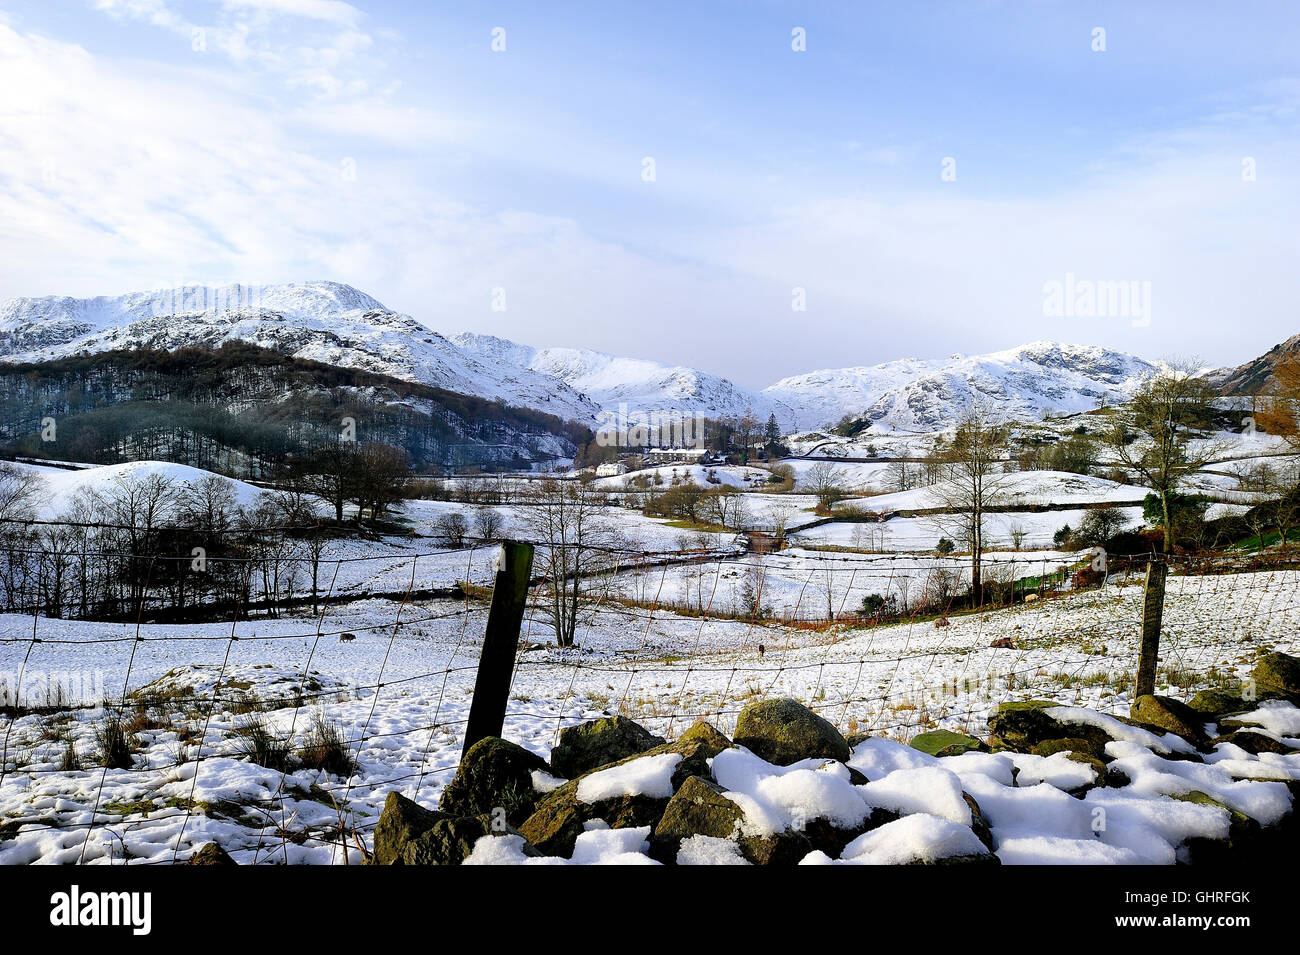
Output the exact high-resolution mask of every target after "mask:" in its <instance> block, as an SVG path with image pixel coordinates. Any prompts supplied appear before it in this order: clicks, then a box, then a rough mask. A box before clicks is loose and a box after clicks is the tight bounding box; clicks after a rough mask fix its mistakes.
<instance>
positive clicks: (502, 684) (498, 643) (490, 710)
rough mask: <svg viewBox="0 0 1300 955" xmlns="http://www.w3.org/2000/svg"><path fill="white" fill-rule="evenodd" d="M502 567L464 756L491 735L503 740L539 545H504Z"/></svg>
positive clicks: (498, 573) (481, 662) (471, 712)
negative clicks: (518, 649)
mask: <svg viewBox="0 0 1300 955" xmlns="http://www.w3.org/2000/svg"><path fill="white" fill-rule="evenodd" d="M501 550H502V558H503V559H502V565H501V568H500V569H499V570H498V571H497V578H496V584H495V586H494V587H493V588H492V604H491V606H490V607H489V608H488V619H487V628H486V630H485V631H484V634H483V652H482V654H480V656H479V661H478V674H477V675H476V676H475V678H474V696H473V698H471V700H470V704H469V720H468V722H467V723H466V724H465V745H464V747H463V748H462V749H461V756H462V757H463V756H464V755H465V753H467V752H468V751H469V748H470V747H471V746H473V745H474V744H475V743H477V742H478V741H479V740H481V739H483V738H484V737H486V736H500V735H501V728H502V726H503V725H504V724H505V719H506V703H507V702H508V700H509V697H510V677H511V675H512V674H513V672H514V668H515V651H516V649H517V648H518V646H519V627H520V624H522V623H523V620H524V606H525V604H527V602H528V580H529V577H530V575H531V574H532V571H533V545H532V544H520V543H518V542H516V541H502V543H501Z"/></svg>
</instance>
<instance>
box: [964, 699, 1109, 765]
mask: <svg viewBox="0 0 1300 955" xmlns="http://www.w3.org/2000/svg"><path fill="white" fill-rule="evenodd" d="M1057 706H1060V704H1059V703H1051V702H1048V701H1046V700H1027V701H1024V702H1016V703H1002V704H1000V705H999V706H998V708H997V711H996V712H995V713H994V714H993V715H992V716H990V717H989V744H990V746H991V747H992V749H993V750H994V751H996V750H999V749H1009V750H1011V751H1012V752H1015V753H1032V752H1034V751H1035V747H1037V746H1039V745H1041V744H1043V743H1047V742H1049V741H1052V740H1070V747H1069V748H1070V749H1073V750H1075V751H1076V752H1080V751H1082V752H1087V753H1089V754H1090V755H1092V756H1096V757H1098V758H1100V757H1101V755H1102V754H1103V753H1104V752H1105V746H1106V744H1107V743H1109V742H1110V734H1109V733H1107V732H1106V731H1105V730H1103V729H1101V728H1100V727H1097V726H1088V725H1085V724H1074V723H1070V724H1067V723H1062V722H1061V721H1060V720H1058V719H1055V718H1054V717H1051V716H1049V715H1048V714H1047V712H1046V711H1047V710H1049V709H1052V708H1054V707H1057ZM1082 746H1086V749H1082V748H1081V747H1082Z"/></svg>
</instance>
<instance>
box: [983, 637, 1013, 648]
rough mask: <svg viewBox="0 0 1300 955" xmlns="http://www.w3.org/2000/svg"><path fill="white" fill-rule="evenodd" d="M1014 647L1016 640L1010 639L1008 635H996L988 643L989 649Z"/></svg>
mask: <svg viewBox="0 0 1300 955" xmlns="http://www.w3.org/2000/svg"><path fill="white" fill-rule="evenodd" d="M1015 648H1016V641H1014V640H1012V639H1011V638H1010V637H998V638H997V639H996V640H994V641H993V642H992V643H990V644H989V649H990V650H1014V649H1015Z"/></svg>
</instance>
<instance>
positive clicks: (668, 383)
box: [452, 332, 795, 429]
mask: <svg viewBox="0 0 1300 955" xmlns="http://www.w3.org/2000/svg"><path fill="white" fill-rule="evenodd" d="M452 341H454V342H455V343H456V344H457V345H459V346H460V347H461V348H462V349H463V350H465V351H466V352H468V353H469V354H471V355H474V356H476V357H480V358H482V359H483V360H493V361H503V362H512V363H514V364H515V365H516V366H519V367H523V368H526V369H528V370H530V371H534V372H537V373H539V374H542V375H547V376H549V377H551V378H555V379H557V380H559V381H561V382H564V383H565V384H567V385H569V386H570V387H571V388H573V389H574V390H575V391H580V392H582V393H583V394H584V395H586V396H587V397H588V398H590V399H591V400H592V401H594V402H595V403H596V404H597V405H599V406H600V407H601V408H602V409H605V410H608V411H610V412H613V413H618V411H619V409H620V406H622V405H626V406H627V409H628V412H629V413H633V412H636V413H640V414H654V413H663V412H678V413H684V414H702V415H704V416H705V417H707V418H726V417H735V416H738V415H743V414H745V413H746V412H752V413H753V414H754V415H755V416H757V417H759V418H761V419H763V420H766V419H767V416H768V415H769V414H773V413H775V414H776V416H777V420H778V421H779V422H780V423H781V425H782V427H783V428H786V429H793V427H794V421H795V415H794V412H793V411H792V409H790V408H788V407H787V406H786V405H785V404H784V402H782V401H779V400H773V398H771V397H770V396H767V395H765V394H763V393H761V392H756V391H752V390H750V389H748V388H742V387H741V386H739V385H736V384H734V383H732V382H731V381H728V380H727V379H726V378H723V377H721V376H719V375H713V374H710V373H708V372H705V371H700V370H699V369H696V368H687V367H685V366H682V365H665V364H662V363H660V362H657V361H649V360H646V359H640V358H620V357H618V356H616V355H607V354H604V353H603V352H597V351H591V350H589V349H585V348H543V349H536V348H529V347H527V346H524V345H516V344H515V343H514V342H510V341H506V340H504V339H501V338H495V337H493V336H490V335H475V334H473V333H470V332H465V333H462V334H460V335H457V336H456V337H455V338H454V339H452Z"/></svg>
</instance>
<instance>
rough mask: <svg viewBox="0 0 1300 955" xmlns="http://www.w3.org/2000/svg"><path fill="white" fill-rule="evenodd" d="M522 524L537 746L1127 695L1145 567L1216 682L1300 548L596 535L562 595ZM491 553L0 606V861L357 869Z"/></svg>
mask: <svg viewBox="0 0 1300 955" xmlns="http://www.w3.org/2000/svg"><path fill="white" fill-rule="evenodd" d="M533 543H535V544H536V545H537V547H538V548H539V556H538V559H537V560H536V561H535V562H534V575H533V578H532V580H531V581H530V586H529V589H528V593H527V599H526V607H525V614H524V620H523V624H522V626H521V628H520V633H519V641H518V647H517V652H516V655H515V659H514V664H513V671H512V673H511V676H510V694H509V701H508V704H507V707H506V712H505V714H504V721H505V735H506V736H507V737H509V738H511V739H516V740H518V741H520V742H522V743H523V744H524V745H527V746H529V747H531V748H533V749H534V750H536V751H538V752H542V753H545V752H547V751H548V750H549V748H550V747H551V746H553V745H554V743H555V742H556V741H557V740H558V739H559V735H560V733H561V732H562V730H563V729H564V728H565V727H567V726H573V725H577V724H579V723H581V722H584V721H586V720H589V719H593V718H597V717H600V716H602V715H611V714H622V715H626V716H628V717H630V718H632V719H635V720H637V721H638V722H640V723H642V724H643V725H645V726H646V727H647V728H649V729H651V730H652V731H654V732H656V733H659V734H661V735H663V736H665V737H672V736H675V735H677V734H678V733H680V732H681V731H683V730H685V729H686V728H687V726H689V725H690V724H691V723H693V722H695V721H696V720H700V719H703V720H707V721H709V722H711V723H713V724H714V725H716V726H717V727H718V728H719V729H721V730H722V731H723V732H724V733H728V734H731V733H732V732H733V731H734V728H735V722H736V718H737V717H738V716H739V714H740V712H741V711H742V710H743V709H744V707H745V706H746V705H747V704H749V703H751V702H753V701H756V700H760V699H763V698H768V697H775V696H789V697H793V698H795V699H798V700H800V701H801V702H803V703H804V704H805V705H807V706H809V707H810V708H811V709H813V710H814V711H816V712H818V713H820V714H821V715H822V716H824V717H825V718H826V719H828V720H829V721H830V722H831V723H833V724H835V725H836V726H837V727H838V728H839V729H840V730H841V731H842V732H844V733H845V734H846V735H851V734H869V735H872V736H886V737H890V738H894V739H898V740H902V741H906V740H908V739H910V738H911V737H913V736H915V735H916V734H917V733H920V732H923V731H925V730H928V729H933V728H936V727H943V728H948V729H953V730H959V731H964V732H967V733H971V734H973V735H983V732H984V730H985V728H986V727H985V724H986V720H987V717H988V715H989V713H990V711H991V710H992V709H993V708H994V707H995V706H996V705H997V704H998V703H999V702H1002V701H1005V700H1008V699H1024V698H1031V697H1047V698H1050V699H1054V700H1058V701H1060V702H1063V703H1076V704H1078V705H1087V706H1091V707H1094V708H1098V709H1101V710H1109V711H1114V712H1125V711H1126V710H1127V706H1128V704H1129V702H1130V701H1131V697H1132V688H1133V681H1134V674H1135V671H1136V667H1137V652H1138V643H1139V635H1140V630H1141V624H1142V599H1143V593H1142V577H1143V574H1144V573H1145V570H1146V566H1147V564H1148V563H1149V562H1150V561H1151V560H1152V559H1160V560H1167V561H1168V564H1169V569H1170V575H1169V579H1168V584H1167V590H1166V598H1165V606H1164V621H1163V629H1162V643H1161V658H1160V663H1161V670H1160V677H1159V680H1158V686H1159V687H1160V688H1161V691H1164V689H1165V688H1167V689H1168V691H1169V692H1173V693H1175V694H1183V695H1185V694H1189V693H1191V692H1194V691H1196V690H1199V689H1205V688H1215V687H1223V686H1237V685H1238V684H1239V683H1240V681H1241V680H1242V679H1243V676H1244V674H1245V673H1246V672H1247V671H1248V669H1249V667H1250V664H1251V663H1252V662H1253V659H1254V658H1255V656H1256V655H1257V654H1258V653H1259V652H1261V651H1262V650H1265V649H1268V648H1278V649H1285V650H1292V651H1294V649H1295V642H1296V640H1295V636H1294V634H1295V633H1296V632H1297V628H1296V624H1297V621H1298V618H1300V613H1298V612H1297V600H1298V599H1300V554H1296V555H1292V554H1289V553H1274V554H1270V555H1268V556H1249V555H1224V554H1196V555H1177V556H1171V557H1168V558H1166V557H1163V556H1161V557H1158V558H1157V557H1154V555H1149V554H1148V555H1132V556H1124V557H1116V556H1114V555H1098V554H1080V555H1074V556H1064V555H1060V554H1026V555H1018V554H1014V553H1000V554H996V555H994V554H990V555H986V556H985V559H984V561H983V566H982V567H981V568H980V576H981V579H982V582H983V586H982V587H981V588H980V589H979V590H978V591H975V590H973V589H972V586H971V582H972V579H973V577H974V571H973V568H972V567H971V566H970V558H969V556H968V555H967V556H961V555H951V556H940V555H918V554H903V553H896V554H868V553H857V552H835V551H817V550H797V551H774V552H771V553H755V552H753V551H750V550H745V549H743V548H742V547H739V546H737V545H736V544H734V543H733V542H726V543H725V544H724V545H722V546H719V547H714V548H700V549H697V550H694V551H681V550H676V551H674V550H671V549H654V548H647V547H629V546H608V547H600V548H592V551H593V553H595V554H596V559H594V560H593V561H592V562H591V563H589V564H586V565H581V566H582V570H581V573H580V575H579V576H580V580H579V581H578V584H579V586H578V588H577V590H576V597H575V598H574V599H573V600H572V601H570V600H569V599H568V596H569V594H570V593H571V592H572V591H573V587H574V580H573V576H574V574H573V573H571V572H569V571H568V570H567V568H571V567H573V566H579V565H571V564H568V563H565V562H558V563H557V562H556V561H554V560H552V559H551V557H552V556H553V554H552V553H551V552H550V551H549V549H548V547H547V543H546V542H544V541H535V542H533ZM498 551H499V548H498V546H497V542H495V541H490V540H470V541H468V542H467V544H466V546H463V547H457V548H452V547H448V548H441V549H435V550H427V551H420V550H416V549H415V548H414V547H412V548H411V549H408V550H401V549H388V550H385V551H384V552H382V553H375V552H370V553H358V554H351V555H346V556H333V557H331V558H329V559H325V560H322V561H321V562H320V566H319V567H318V568H316V570H317V572H318V573H317V575H316V579H317V586H316V587H315V588H313V592H312V593H311V594H310V595H306V594H304V593H302V592H299V593H298V594H296V595H295V596H293V597H292V598H289V597H286V596H285V595H283V594H277V595H276V599H275V600H272V601H266V600H255V599H253V597H254V588H236V590H235V596H234V600H233V601H232V602H231V604H230V605H229V606H224V605H223V606H221V607H218V608H215V609H214V608H213V607H212V606H209V607H208V610H209V615H208V616H209V619H206V620H199V621H196V620H187V621H186V622H183V623H178V622H175V621H173V620H169V619H168V618H167V613H166V611H167V609H168V608H167V605H166V599H165V594H161V593H160V589H159V586H156V584H157V582H158V580H159V579H164V580H166V581H168V582H167V583H164V584H162V585H160V586H161V587H163V588H165V587H167V586H171V584H170V578H171V577H172V576H174V573H173V571H168V572H167V573H166V574H163V575H162V577H155V576H154V574H155V573H156V571H157V568H158V567H159V566H160V565H162V564H164V563H166V562H167V561H170V560H173V559H175V558H166V559H165V560H164V559H163V558H156V559H155V558H141V557H139V556H138V555H131V557H132V560H133V561H140V562H142V563H143V566H144V567H145V568H146V571H145V573H144V574H143V575H142V578H141V580H140V582H139V583H137V584H136V585H135V591H134V597H135V600H136V613H135V616H134V619H129V620H128V619H111V620H96V619H73V618H71V617H70V618H66V619H60V618H52V617H50V616H48V615H47V614H46V613H45V608H46V607H47V606H48V602H47V601H45V600H43V599H41V596H42V595H41V594H39V593H36V594H35V595H34V597H35V599H33V601H32V605H31V606H29V607H27V608H19V609H20V610H25V612H10V613H7V614H5V615H4V616H3V617H0V861H29V860H30V859H31V858H36V857H38V856H39V857H40V858H42V860H54V861H63V862H101V863H102V862H110V863H123V862H129V863H134V864H162V863H170V862H174V861H184V860H185V859H186V858H188V857H189V856H190V855H191V854H192V853H193V852H194V851H195V850H196V849H197V848H198V847H199V846H201V845H202V844H204V843H206V842H210V841H213V839H214V838H218V837H219V838H220V839H221V840H222V841H223V843H224V844H226V845H227V847H228V848H232V847H233V848H236V849H242V850H245V853H246V855H245V857H246V858H247V859H248V861H256V862H267V863H277V862H278V863H288V862H300V861H320V862H335V863H356V862H358V861H360V860H361V859H362V858H363V857H364V854H365V851H366V850H367V849H368V848H369V846H370V844H371V840H372V833H373V828H374V826H375V824H376V822H377V820H378V815H379V809H380V807H381V806H382V803H383V800H384V797H385V796H386V795H387V794H388V793H389V792H393V791H399V792H402V793H404V794H405V795H408V796H411V797H412V798H415V799H417V801H419V802H421V803H423V804H425V805H429V806H434V805H436V802H437V796H438V794H439V793H440V791H441V789H442V787H443V786H444V785H445V784H446V783H447V782H448V781H449V779H450V778H451V776H452V774H454V772H455V769H456V766H457V764H458V761H459V755H460V749H461V743H462V741H463V739H464V735H465V729H466V722H467V719H468V709H469V701H470V696H471V693H472V688H473V685H474V680H475V677H476V674H477V670H478V659H479V654H480V651H481V648H482V641H483V633H484V627H485V624H486V619H487V614H488V606H489V600H490V598H491V596H492V588H493V583H494V580H495V569H496V562H497V554H498ZM116 556H117V557H119V558H120V557H121V556H122V555H116ZM212 560H217V559H212ZM217 562H218V563H219V560H217ZM557 568H561V570H557ZM194 572H195V573H198V572H200V571H194ZM202 572H208V573H210V572H211V570H204V571H202ZM232 573H233V572H232ZM557 590H562V591H563V592H564V594H565V597H566V599H565V600H564V601H556V600H555V599H554V597H555V594H556V592H557ZM217 610H220V611H222V612H223V614H224V619H222V620H217V619H214V618H215V617H216V615H217ZM561 643H566V644H568V645H560V644H561ZM248 852H251V856H250V855H248V854H247V853H248Z"/></svg>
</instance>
